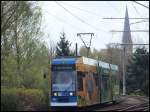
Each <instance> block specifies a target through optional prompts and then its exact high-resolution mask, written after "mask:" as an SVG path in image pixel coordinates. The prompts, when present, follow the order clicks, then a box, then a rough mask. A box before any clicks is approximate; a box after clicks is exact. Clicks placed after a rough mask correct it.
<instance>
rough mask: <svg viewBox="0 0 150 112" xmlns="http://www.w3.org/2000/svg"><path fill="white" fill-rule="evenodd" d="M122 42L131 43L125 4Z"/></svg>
mask: <svg viewBox="0 0 150 112" xmlns="http://www.w3.org/2000/svg"><path fill="white" fill-rule="evenodd" d="M122 43H132V39H131V32H130V24H129V17H128V8H127V6H126V12H125V20H124V32H123V38H122Z"/></svg>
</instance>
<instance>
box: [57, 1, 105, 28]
mask: <svg viewBox="0 0 150 112" xmlns="http://www.w3.org/2000/svg"><path fill="white" fill-rule="evenodd" d="M55 2H56V1H55ZM56 3H57V4H58V5H59V6H60V7H62V8H63V9H64V10H65V11H67V12H68V13H69V14H71V15H72V16H73V17H75V18H76V19H78V20H79V21H81V22H82V23H84V24H86V25H88V26H90V27H92V28H94V29H96V30H98V31H99V30H102V29H98V28H96V27H94V26H93V25H91V24H89V23H87V22H85V21H84V20H82V19H81V18H79V17H78V16H76V15H74V14H73V13H72V12H70V11H69V10H68V9H66V8H65V7H63V6H62V5H61V4H59V3H58V2H56ZM102 31H104V30H102Z"/></svg>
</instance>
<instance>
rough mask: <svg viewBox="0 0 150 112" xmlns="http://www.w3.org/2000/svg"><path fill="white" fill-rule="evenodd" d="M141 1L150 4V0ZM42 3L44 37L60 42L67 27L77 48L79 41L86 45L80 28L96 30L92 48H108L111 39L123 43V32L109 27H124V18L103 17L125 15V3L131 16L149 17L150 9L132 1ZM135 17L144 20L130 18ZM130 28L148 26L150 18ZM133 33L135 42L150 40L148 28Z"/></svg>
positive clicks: (120, 28)
mask: <svg viewBox="0 0 150 112" xmlns="http://www.w3.org/2000/svg"><path fill="white" fill-rule="evenodd" d="M138 2H140V3H142V4H144V5H146V6H148V7H149V2H148V1H138ZM39 5H40V6H41V8H42V14H43V21H42V29H43V32H44V41H46V42H47V44H48V43H49V41H50V40H53V41H54V42H55V43H57V42H58V41H59V40H60V32H62V31H64V32H65V33H66V38H67V39H68V40H69V41H70V42H72V49H75V43H76V42H77V43H78V46H79V47H80V46H82V45H83V43H82V41H81V40H80V38H79V37H77V33H81V32H84V33H86V32H91V33H94V34H95V36H94V37H93V39H92V45H91V48H96V49H98V50H100V49H104V48H106V44H108V43H114V42H115V43H120V42H121V40H122V33H112V32H110V30H123V26H124V20H123V19H120V20H118V19H117V20H110V19H103V18H109V17H117V18H118V17H122V18H123V17H125V9H126V6H127V8H128V14H129V17H130V18H131V17H132V18H141V17H142V18H149V9H148V8H145V7H143V6H141V5H139V4H137V3H135V2H132V1H57V2H56V1H40V2H39ZM60 5H61V6H62V7H61V6H60ZM63 7H64V8H65V9H66V10H65V9H64V8H63ZM70 13H71V14H72V15H71V14H70ZM136 21H141V20H137V19H136V20H135V19H130V23H133V22H136ZM147 21H149V20H147ZM130 29H131V30H149V22H143V23H139V24H133V25H131V27H130ZM48 35H49V38H48ZM131 36H132V40H133V42H134V43H149V33H148V32H142V33H141V32H140V33H139V32H137V33H135V32H133V33H131ZM89 37H90V36H86V37H84V40H85V38H86V42H88V41H89V39H90V38H89Z"/></svg>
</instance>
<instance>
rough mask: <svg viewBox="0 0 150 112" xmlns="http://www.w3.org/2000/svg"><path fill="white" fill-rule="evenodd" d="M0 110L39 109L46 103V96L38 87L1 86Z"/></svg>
mask: <svg viewBox="0 0 150 112" xmlns="http://www.w3.org/2000/svg"><path fill="white" fill-rule="evenodd" d="M1 98H2V99H1V110H11V111H13V110H25V108H26V107H33V108H34V109H39V108H41V107H43V106H44V105H46V103H47V102H46V96H45V94H44V92H43V91H42V90H40V89H25V88H1Z"/></svg>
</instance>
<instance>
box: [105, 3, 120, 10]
mask: <svg viewBox="0 0 150 112" xmlns="http://www.w3.org/2000/svg"><path fill="white" fill-rule="evenodd" d="M106 2H107V4H109V6H110V7H112V9H114V10H116V11H117V12H119V13H120V11H119V10H117V9H116V8H114V7H113V6H112V4H110V3H109V2H110V1H106Z"/></svg>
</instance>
